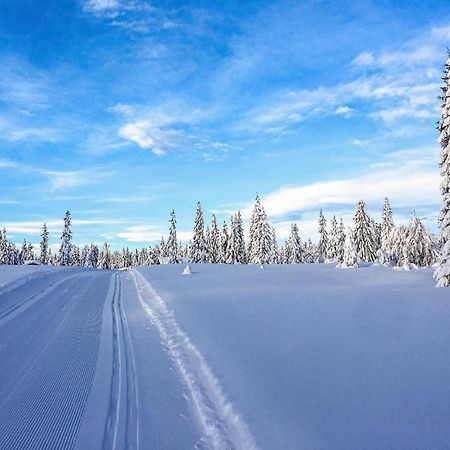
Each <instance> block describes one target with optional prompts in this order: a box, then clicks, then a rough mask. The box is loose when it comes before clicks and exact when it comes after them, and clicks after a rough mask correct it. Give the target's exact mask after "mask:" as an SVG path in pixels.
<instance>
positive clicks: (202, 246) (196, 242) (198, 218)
mask: <svg viewBox="0 0 450 450" xmlns="http://www.w3.org/2000/svg"><path fill="white" fill-rule="evenodd" d="M189 258H190V260H191V262H193V263H205V262H207V261H208V249H207V244H206V239H205V227H204V220H203V211H202V205H201V204H200V202H198V203H197V211H196V214H195V224H194V237H193V238H192V242H191V245H190V248H189Z"/></svg>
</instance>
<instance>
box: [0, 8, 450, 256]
mask: <svg viewBox="0 0 450 450" xmlns="http://www.w3.org/2000/svg"><path fill="white" fill-rule="evenodd" d="M447 46H450V9H449V7H448V1H446V0H429V1H426V2H423V1H418V0H408V1H404V0H395V1H394V0H391V1H390V0H381V1H370V0H358V1H354V2H348V1H339V0H338V1H326V0H316V1H312V0H305V1H281V0H276V1H270V2H269V1H264V0H258V1H235V0H230V1H226V2H213V1H198V0H197V1H183V2H178V1H158V2H147V1H144V0H86V1H82V0H42V1H39V2H37V1H35V0H22V1H20V2H17V1H16V0H0V61H1V64H0V225H1V226H6V229H7V231H8V233H9V236H10V238H12V239H13V240H15V241H17V242H20V241H21V240H22V239H23V238H26V239H27V240H29V241H31V242H38V240H39V232H40V227H41V224H42V222H44V221H46V222H48V224H49V228H50V231H51V239H52V243H54V244H55V243H57V242H58V240H59V235H60V231H61V225H62V217H63V215H64V212H65V210H66V209H70V210H71V212H72V215H73V218H74V226H73V231H74V240H75V242H76V243H79V244H84V243H88V242H91V241H93V242H97V243H102V242H103V241H104V240H108V241H109V242H110V243H111V244H112V247H113V248H118V247H121V246H122V245H129V246H131V247H141V246H144V245H147V244H149V243H154V242H155V241H158V240H159V239H160V236H161V234H166V233H167V228H168V218H169V213H170V211H171V210H172V208H173V209H175V211H176V213H177V218H178V230H179V237H180V238H181V239H184V240H186V239H188V238H189V235H190V230H191V229H192V224H193V219H194V212H195V206H196V202H197V201H201V202H202V204H203V207H204V210H205V214H206V216H207V218H208V220H209V217H210V215H211V213H213V212H214V213H216V215H217V216H218V219H219V221H222V220H224V219H228V218H229V215H230V214H231V213H232V212H234V211H236V210H237V209H241V210H243V212H244V217H245V218H248V216H249V206H250V205H251V203H252V202H253V199H254V196H255V193H256V192H258V193H259V194H260V195H261V197H262V199H263V204H264V205H265V206H266V209H267V211H268V213H269V218H270V220H271V222H272V223H273V224H274V225H275V227H276V229H277V231H278V236H279V238H283V237H285V236H286V235H287V233H288V232H289V226H290V223H291V222H293V221H295V222H297V223H298V224H299V228H300V233H301V235H302V237H303V238H306V237H312V238H314V237H315V233H316V219H317V215H318V210H319V208H323V209H324V211H325V214H326V216H327V217H328V218H330V217H331V215H332V214H334V213H335V214H336V215H338V216H342V217H343V218H344V220H345V221H347V222H349V221H350V220H351V217H352V214H353V211H354V206H355V203H356V201H357V200H359V199H360V198H361V199H364V200H366V202H367V203H368V207H369V211H370V212H371V213H373V214H374V216H375V217H376V218H379V214H380V210H381V206H382V201H383V197H384V196H385V195H388V196H389V198H390V200H391V203H392V206H393V210H394V215H395V217H394V218H395V219H396V220H397V221H398V222H405V221H407V220H408V218H409V216H410V214H411V211H412V210H413V209H414V210H415V211H416V212H417V214H418V215H419V216H420V217H423V218H424V220H425V222H426V223H427V225H428V226H430V228H431V229H432V230H433V231H435V230H436V216H437V211H438V208H439V203H440V198H439V189H438V187H439V171H438V167H437V161H438V151H439V145H438V143H437V141H436V140H437V131H436V122H437V120H438V118H439V100H438V99H437V96H438V95H439V93H440V91H439V87H440V85H441V83H442V81H441V73H442V68H443V63H444V62H445V59H446V57H447V54H446V47H447Z"/></svg>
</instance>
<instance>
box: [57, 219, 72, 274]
mask: <svg viewBox="0 0 450 450" xmlns="http://www.w3.org/2000/svg"><path fill="white" fill-rule="evenodd" d="M71 225H72V218H71V216H70V211H66V214H65V216H64V229H63V232H62V235H61V246H60V247H59V254H58V264H59V265H60V266H71V265H72V243H71V239H72V230H71Z"/></svg>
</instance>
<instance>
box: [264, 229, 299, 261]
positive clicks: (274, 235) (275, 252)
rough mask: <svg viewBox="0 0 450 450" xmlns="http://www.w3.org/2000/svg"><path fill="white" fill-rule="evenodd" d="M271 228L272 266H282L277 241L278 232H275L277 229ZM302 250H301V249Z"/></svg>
mask: <svg viewBox="0 0 450 450" xmlns="http://www.w3.org/2000/svg"><path fill="white" fill-rule="evenodd" d="M270 228H271V231H272V233H271V238H272V239H271V244H270V248H271V255H272V256H271V261H270V262H271V263H272V264H280V252H279V250H278V240H277V232H276V230H275V227H270ZM300 250H301V248H300Z"/></svg>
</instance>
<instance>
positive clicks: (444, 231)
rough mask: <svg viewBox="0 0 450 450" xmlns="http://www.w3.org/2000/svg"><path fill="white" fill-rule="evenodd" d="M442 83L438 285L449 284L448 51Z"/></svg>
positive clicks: (449, 166)
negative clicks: (440, 244)
mask: <svg viewBox="0 0 450 450" xmlns="http://www.w3.org/2000/svg"><path fill="white" fill-rule="evenodd" d="M443 80H444V83H445V85H444V86H443V87H442V92H443V95H442V97H441V100H442V104H441V120H440V122H439V132H440V135H439V142H440V143H441V157H440V161H439V166H440V169H441V178H442V181H441V195H442V205H441V211H440V214H439V219H438V222H439V228H440V230H441V242H442V246H441V249H440V254H439V261H438V266H437V268H436V270H435V272H434V276H435V278H436V281H437V286H438V287H449V286H450V52H449V55H448V59H447V62H446V63H445V70H444V78H443Z"/></svg>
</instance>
